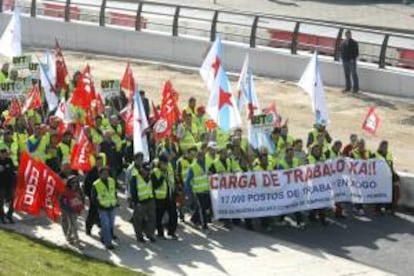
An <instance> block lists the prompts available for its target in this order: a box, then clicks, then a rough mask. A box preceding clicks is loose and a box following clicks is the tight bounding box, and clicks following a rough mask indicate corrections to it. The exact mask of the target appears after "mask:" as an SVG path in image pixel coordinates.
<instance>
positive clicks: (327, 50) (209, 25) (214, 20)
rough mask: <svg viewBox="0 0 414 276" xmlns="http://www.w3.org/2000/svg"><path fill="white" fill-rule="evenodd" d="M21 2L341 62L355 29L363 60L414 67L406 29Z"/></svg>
mask: <svg viewBox="0 0 414 276" xmlns="http://www.w3.org/2000/svg"><path fill="white" fill-rule="evenodd" d="M13 5H14V1H13V0H0V12H7V10H10V9H11V8H12V6H13ZM19 5H20V6H21V9H22V13H23V14H27V15H30V16H31V17H42V18H44V17H53V18H60V19H62V20H63V21H65V22H72V21H73V22H76V21H83V22H89V23H92V24H97V25H99V26H102V27H105V26H110V27H114V26H117V27H121V28H129V29H131V30H135V31H156V32H164V33H169V34H171V35H172V36H196V37H199V38H202V39H207V40H210V41H213V40H214V39H215V37H216V34H217V33H221V35H222V38H223V40H227V41H233V42H241V43H246V44H248V45H249V46H250V47H251V48H257V47H272V48H278V49H284V50H286V51H289V52H290V53H291V54H294V55H297V54H303V53H304V52H309V51H313V49H314V48H315V47H318V48H319V51H320V53H321V54H322V55H326V56H331V57H332V58H333V59H334V60H335V61H339V59H340V44H341V41H342V39H343V33H344V30H345V29H351V30H353V36H354V38H355V39H356V40H357V41H358V42H359V45H360V57H359V59H360V60H361V61H365V62H369V63H375V64H378V67H379V68H386V67H387V66H393V67H399V68H405V69H412V70H414V36H413V35H408V34H402V33H395V32H393V33H387V32H384V31H382V30H374V29H368V28H356V27H354V26H347V25H337V24H328V23H326V22H318V21H314V20H303V19H295V18H286V17H281V16H271V15H260V14H254V13H244V12H235V11H231V10H212V9H206V8H198V7H192V6H183V5H171V4H162V3H158V2H150V1H137V2H136V3H125V2H119V1H107V0H84V1H78V2H76V1H71V0H61V1H42V0H25V1H20V2H19Z"/></svg>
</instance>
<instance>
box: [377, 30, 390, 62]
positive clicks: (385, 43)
mask: <svg viewBox="0 0 414 276" xmlns="http://www.w3.org/2000/svg"><path fill="white" fill-rule="evenodd" d="M389 39H390V35H389V34H386V35H385V36H384V40H383V41H382V46H381V52H380V56H379V68H385V59H386V58H387V46H388V40H389Z"/></svg>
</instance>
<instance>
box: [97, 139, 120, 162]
mask: <svg viewBox="0 0 414 276" xmlns="http://www.w3.org/2000/svg"><path fill="white" fill-rule="evenodd" d="M100 149H101V152H103V153H105V155H106V158H107V161H108V165H109V167H111V168H118V167H119V166H120V165H121V164H119V163H118V158H117V154H116V145H115V143H114V142H112V141H103V142H102V143H101V144H100Z"/></svg>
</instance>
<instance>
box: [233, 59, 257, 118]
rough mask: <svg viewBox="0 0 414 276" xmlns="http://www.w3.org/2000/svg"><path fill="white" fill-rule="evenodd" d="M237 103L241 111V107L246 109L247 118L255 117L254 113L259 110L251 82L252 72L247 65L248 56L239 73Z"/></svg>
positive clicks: (248, 64)
mask: <svg viewBox="0 0 414 276" xmlns="http://www.w3.org/2000/svg"><path fill="white" fill-rule="evenodd" d="M237 91H238V92H237V93H238V94H237V103H238V107H239V110H240V111H241V110H242V108H243V105H244V106H245V107H246V109H247V115H248V118H249V119H251V117H252V116H253V115H255V113H257V112H255V111H257V110H260V109H259V100H258V99H257V94H256V89H255V87H254V82H253V71H252V68H251V67H250V63H249V54H246V57H245V59H244V63H243V68H242V71H241V73H240V77H239V82H238V84H237Z"/></svg>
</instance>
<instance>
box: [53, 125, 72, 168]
mask: <svg viewBox="0 0 414 276" xmlns="http://www.w3.org/2000/svg"><path fill="white" fill-rule="evenodd" d="M72 148H73V141H72V133H71V132H70V131H69V130H66V131H65V132H64V133H63V138H62V141H61V142H60V143H59V144H58V151H57V156H58V159H59V161H60V164H62V162H63V161H66V160H68V161H70V155H71V152H72Z"/></svg>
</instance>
